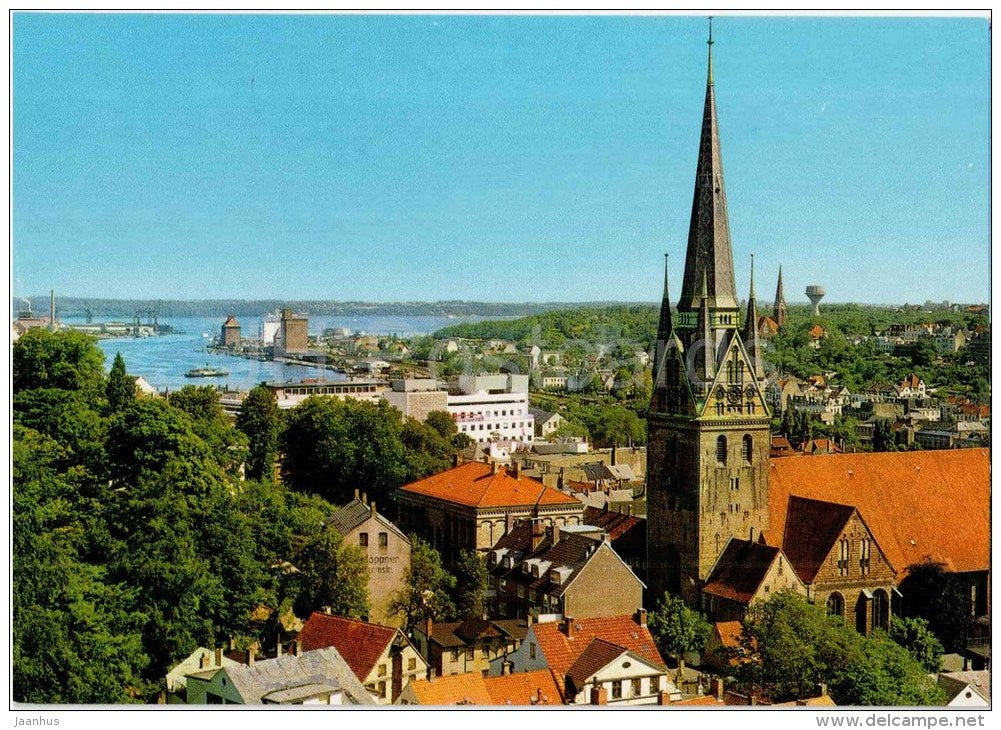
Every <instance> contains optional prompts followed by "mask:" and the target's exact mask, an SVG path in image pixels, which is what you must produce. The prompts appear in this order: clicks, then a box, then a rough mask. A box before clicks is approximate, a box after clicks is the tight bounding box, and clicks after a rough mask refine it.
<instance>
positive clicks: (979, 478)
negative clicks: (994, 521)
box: [765, 449, 991, 577]
mask: <svg viewBox="0 0 1001 730" xmlns="http://www.w3.org/2000/svg"><path fill="white" fill-rule="evenodd" d="M769 468H770V470H771V473H770V478H769V484H770V488H769V523H770V524H769V529H768V530H767V531H766V533H765V538H766V539H767V541H768V543H769V544H771V545H779V544H781V543H782V538H783V535H784V533H785V532H786V524H787V521H788V520H789V519H790V513H789V501H790V499H789V498H790V497H794V496H795V497H803V498H806V499H813V500H819V501H824V502H834V503H836V504H845V505H851V506H853V507H856V508H857V509H858V511H859V514H860V515H861V516H862V519H863V520H865V522H866V524H867V525H868V527H869V529H870V530H871V531H872V534H873V537H874V538H875V540H876V542H877V544H878V545H879V547H880V549H881V550H882V551H883V554H884V555H885V556H886V559H887V561H888V562H889V563H890V564H891V565H893V566H894V567H895V568H896V569H897V570H898V571H900V572H903V571H906V569H907V567H908V566H910V565H914V564H915V563H921V562H924V561H926V560H931V561H933V562H939V563H943V564H944V565H945V567H946V569H948V570H950V571H955V572H968V571H983V570H989V568H990V537H991V531H990V530H991V520H990V501H991V478H990V451H989V450H988V449H948V450H941V451H932V450H929V451H905V452H887V453H866V454H828V455H822V456H812V457H810V458H809V459H803V458H800V459H774V460H773V461H772V462H771V464H770V466H769ZM898 577H903V576H902V575H900V576H898Z"/></svg>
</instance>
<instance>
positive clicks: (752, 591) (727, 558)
mask: <svg viewBox="0 0 1001 730" xmlns="http://www.w3.org/2000/svg"><path fill="white" fill-rule="evenodd" d="M783 590H792V591H795V592H796V593H799V594H802V595H806V588H805V587H804V586H803V583H802V582H801V581H800V579H799V578H798V577H797V576H796V572H795V571H794V570H793V568H792V566H791V565H790V564H789V560H788V559H787V558H786V557H785V555H784V554H783V553H782V550H781V548H778V547H773V546H770V545H765V544H763V543H760V542H751V541H749V540H738V539H737V538H730V541H729V542H728V543H727V544H726V547H724V548H723V552H722V553H720V556H719V558H717V559H716V563H715V565H713V568H712V570H711V571H710V573H709V577H708V578H707V579H706V583H705V585H704V586H703V587H702V609H703V610H704V611H705V612H706V614H707V615H708V616H709V617H710V618H711V619H712V620H714V621H741V620H743V618H744V615H745V614H746V613H747V609H748V608H750V607H751V606H752V605H754V604H755V603H758V602H762V601H767V600H768V599H769V598H771V597H772V596H773V595H774V594H776V593H778V592H780V591H783Z"/></svg>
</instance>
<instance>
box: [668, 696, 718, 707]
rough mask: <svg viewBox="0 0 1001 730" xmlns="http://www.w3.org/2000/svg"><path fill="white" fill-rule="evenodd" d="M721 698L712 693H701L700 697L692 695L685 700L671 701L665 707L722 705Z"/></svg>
mask: <svg viewBox="0 0 1001 730" xmlns="http://www.w3.org/2000/svg"><path fill="white" fill-rule="evenodd" d="M722 704H723V700H720V699H717V698H716V697H713V696H712V695H703V696H702V697H692V698H690V699H687V700H678V701H677V702H672V703H671V704H670V705H667V707H700V706H703V705H704V706H707V707H708V706H716V705H722Z"/></svg>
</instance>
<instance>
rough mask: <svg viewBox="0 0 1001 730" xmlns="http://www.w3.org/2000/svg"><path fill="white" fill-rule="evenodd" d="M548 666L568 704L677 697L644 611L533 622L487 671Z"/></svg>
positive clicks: (657, 701)
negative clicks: (514, 646)
mask: <svg viewBox="0 0 1001 730" xmlns="http://www.w3.org/2000/svg"><path fill="white" fill-rule="evenodd" d="M545 668H548V669H549V670H550V671H551V672H552V674H553V678H554V679H555V680H556V684H557V686H558V687H559V688H560V692H561V693H562V694H563V696H564V698H565V701H566V702H567V703H568V704H609V705H637V704H640V705H655V704H667V702H668V701H670V698H672V697H674V698H677V699H681V697H680V693H679V692H678V691H677V688H676V687H675V686H674V685H673V684H672V683H671V682H670V681H669V680H668V676H667V667H666V666H665V665H664V660H663V659H662V658H661V656H660V653H659V652H658V651H657V647H656V645H655V644H654V641H653V637H652V636H651V635H650V631H649V629H648V628H647V625H646V612H645V611H644V610H642V609H640V610H639V611H637V612H636V613H635V614H633V615H626V616H604V617H598V618H590V619H575V618H572V617H566V618H563V619H562V620H559V621H550V622H546V623H540V624H533V625H532V627H531V628H530V629H529V632H528V636H526V637H525V641H524V642H523V643H522V645H521V646H520V647H519V648H518V650H517V651H516V652H514V653H513V654H510V655H509V656H508V657H507V658H505V659H497V660H495V661H494V662H492V663H491V674H496V673H499V672H498V670H501V671H505V672H507V671H510V672H512V674H514V673H519V672H523V671H533V670H539V669H545Z"/></svg>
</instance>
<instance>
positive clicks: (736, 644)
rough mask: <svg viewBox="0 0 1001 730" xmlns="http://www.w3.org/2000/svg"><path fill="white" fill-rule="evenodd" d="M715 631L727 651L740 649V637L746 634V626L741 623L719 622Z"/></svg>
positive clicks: (714, 627) (714, 625)
mask: <svg viewBox="0 0 1001 730" xmlns="http://www.w3.org/2000/svg"><path fill="white" fill-rule="evenodd" d="M713 630H714V631H715V632H716V635H717V636H719V642H720V643H721V644H722V645H723V646H725V647H726V648H727V649H739V648H740V646H741V644H740V637H741V635H742V634H743V633H744V625H743V624H741V623H740V621H717V622H716V623H715V624H713Z"/></svg>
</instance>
